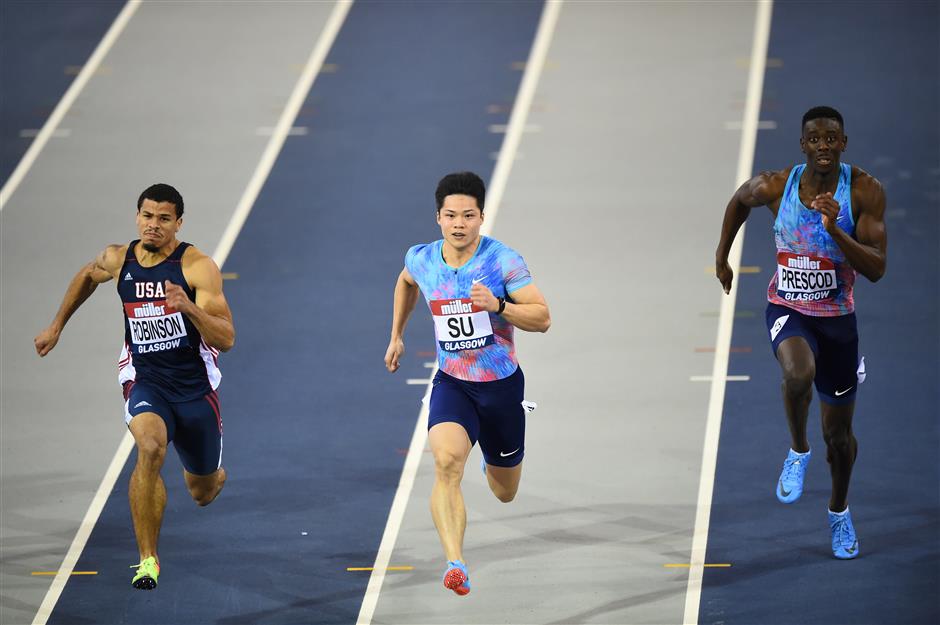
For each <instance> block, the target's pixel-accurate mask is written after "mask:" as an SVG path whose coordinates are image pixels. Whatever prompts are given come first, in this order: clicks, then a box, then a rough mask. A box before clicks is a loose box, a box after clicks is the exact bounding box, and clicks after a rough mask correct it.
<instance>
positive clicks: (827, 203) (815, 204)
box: [809, 193, 841, 234]
mask: <svg viewBox="0 0 940 625" xmlns="http://www.w3.org/2000/svg"><path fill="white" fill-rule="evenodd" d="M809 207H810V208H812V209H814V210H817V211H819V214H820V215H822V222H823V227H824V228H825V229H826V232H828V233H830V234H832V233H833V232H834V231H835V228H836V218H837V217H838V216H839V210H840V209H841V207H840V206H839V203H838V202H836V201H835V199H833V197H832V194H831V193H823V194H822V195H817V196H816V197H815V199H813V201H812V202H810V205H809Z"/></svg>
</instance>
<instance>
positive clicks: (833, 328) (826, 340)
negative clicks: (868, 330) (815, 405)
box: [816, 314, 858, 406]
mask: <svg viewBox="0 0 940 625" xmlns="http://www.w3.org/2000/svg"><path fill="white" fill-rule="evenodd" d="M818 326H819V329H818V335H819V355H818V356H817V358H816V391H817V393H819V400H820V402H823V403H826V404H831V405H833V406H846V405H849V404H854V402H855V395H856V392H857V390H858V327H857V326H856V321H855V315H854V314H850V315H843V316H840V317H823V318H820V319H819V320H818Z"/></svg>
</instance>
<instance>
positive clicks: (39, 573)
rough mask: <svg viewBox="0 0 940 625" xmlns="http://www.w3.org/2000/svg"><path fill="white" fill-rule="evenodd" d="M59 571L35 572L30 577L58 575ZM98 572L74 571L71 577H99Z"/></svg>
mask: <svg viewBox="0 0 940 625" xmlns="http://www.w3.org/2000/svg"><path fill="white" fill-rule="evenodd" d="M58 574H59V572H58V571H33V572H32V573H30V575H58ZM97 574H98V571H72V572H71V573H70V575H97Z"/></svg>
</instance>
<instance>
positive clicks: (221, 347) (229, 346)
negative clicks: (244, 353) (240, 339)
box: [218, 336, 235, 352]
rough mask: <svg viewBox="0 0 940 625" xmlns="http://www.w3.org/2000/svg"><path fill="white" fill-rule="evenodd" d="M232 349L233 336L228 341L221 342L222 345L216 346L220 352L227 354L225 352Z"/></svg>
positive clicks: (233, 343)
mask: <svg viewBox="0 0 940 625" xmlns="http://www.w3.org/2000/svg"><path fill="white" fill-rule="evenodd" d="M233 347H235V337H234V336H233V337H232V338H230V339H228V340H226V341H224V342H222V344H221V345H219V346H218V348H219V351H220V352H227V351H229V350H230V349H232V348H233Z"/></svg>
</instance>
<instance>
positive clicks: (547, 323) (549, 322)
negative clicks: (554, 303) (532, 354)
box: [539, 317, 552, 334]
mask: <svg viewBox="0 0 940 625" xmlns="http://www.w3.org/2000/svg"><path fill="white" fill-rule="evenodd" d="M550 327H552V318H551V317H547V318H546V319H545V321H544V322H543V323H542V327H541V328H539V332H541V333H542V334H545V333H546V332H548V329H549V328H550Z"/></svg>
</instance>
